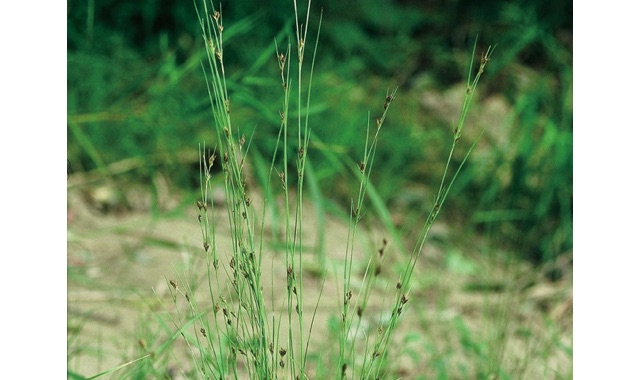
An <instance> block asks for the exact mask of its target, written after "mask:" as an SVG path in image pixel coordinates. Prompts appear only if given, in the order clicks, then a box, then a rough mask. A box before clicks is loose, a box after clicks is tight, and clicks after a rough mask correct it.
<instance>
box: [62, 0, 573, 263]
mask: <svg viewBox="0 0 640 380" xmlns="http://www.w3.org/2000/svg"><path fill="white" fill-rule="evenodd" d="M312 6H313V7H315V8H318V12H319V9H320V8H322V9H323V10H324V25H323V30H322V33H321V41H320V45H319V47H320V50H319V57H318V62H317V65H316V66H317V72H318V75H317V77H316V79H315V83H316V85H315V91H314V94H313V97H314V98H313V99H314V104H315V108H314V109H313V112H314V114H315V118H314V120H315V121H314V120H312V123H315V124H314V125H312V127H313V131H314V133H315V134H316V136H315V138H316V139H317V140H318V141H321V142H322V146H315V147H314V149H312V150H311V151H310V154H311V155H322V156H325V157H332V158H333V159H332V160H328V161H327V160H323V161H324V162H328V163H327V164H326V166H324V167H318V168H315V169H316V172H317V179H318V183H319V184H320V185H321V186H322V188H323V189H324V190H327V189H342V188H344V187H345V186H346V185H344V182H343V177H344V175H345V174H347V173H348V171H346V170H345V168H344V167H343V166H342V165H341V164H340V162H341V160H340V156H341V155H349V156H352V157H356V155H355V154H356V153H357V152H359V150H360V149H361V146H362V145H361V141H360V139H359V138H357V137H356V136H359V133H360V131H361V130H362V128H363V115H365V114H366V112H367V111H368V110H371V108H372V107H374V105H375V104H376V103H375V102H374V100H373V99H374V97H376V96H377V97H379V95H380V94H381V93H383V92H384V91H385V89H386V88H389V87H392V88H393V87H395V86H399V87H400V88H399V92H398V96H399V100H400V101H398V102H397V105H396V107H397V108H396V111H395V112H394V113H393V114H391V115H389V124H390V126H389V128H387V129H386V130H385V131H383V135H382V137H381V144H380V147H379V153H378V154H379V157H380V158H381V162H382V163H384V164H382V165H381V167H380V169H379V170H378V171H377V172H376V173H374V177H375V178H374V182H375V183H377V184H378V186H379V189H378V191H379V193H380V195H381V197H382V198H383V199H384V200H385V202H386V203H387V204H388V205H396V207H400V206H403V207H407V206H411V203H412V202H413V200H412V196H415V194H414V193H415V192H414V193H412V192H411V191H410V190H408V189H413V188H416V187H420V186H423V187H420V188H421V189H423V190H424V191H425V192H426V193H427V194H429V189H430V188H431V187H432V186H433V185H434V184H435V183H437V182H438V181H439V178H435V177H437V175H438V174H437V173H439V171H438V170H434V165H440V163H441V162H443V160H442V158H443V157H445V155H446V153H445V150H446V149H447V144H446V143H445V141H448V140H447V139H448V138H449V133H450V132H449V128H450V126H451V123H452V120H453V118H454V117H455V116H454V115H456V114H457V109H456V108H455V107H453V108H452V109H449V108H447V105H448V104H453V105H455V106H457V104H460V103H459V102H458V101H457V100H455V99H454V101H453V102H447V98H446V94H447V91H448V90H450V89H452V88H455V86H457V85H458V84H459V83H461V82H462V81H463V80H464V78H465V70H466V65H467V62H468V55H469V52H470V51H471V50H470V47H471V45H472V41H473V39H474V38H475V36H476V35H477V36H479V42H480V50H486V46H488V45H489V44H497V45H498V50H497V53H496V54H495V55H494V58H493V60H492V63H491V65H489V67H488V70H487V73H486V77H485V80H483V83H481V91H480V93H479V94H480V96H482V97H483V98H484V99H485V100H487V99H493V100H495V99H500V101H502V100H504V102H503V103H500V102H498V105H499V106H503V107H502V108H500V107H498V109H497V110H496V109H495V108H491V107H492V106H491V104H494V105H495V103H491V102H488V103H487V102H485V103H483V102H482V100H480V101H479V102H478V103H477V104H476V105H474V108H475V110H476V111H478V112H481V111H482V109H483V108H484V110H485V111H486V112H484V113H483V114H484V115H488V117H489V118H488V119H486V118H485V119H482V118H480V120H477V121H473V120H472V119H474V118H470V122H471V123H472V124H473V123H477V124H478V125H477V128H476V129H475V130H476V131H479V130H480V129H481V128H485V129H487V130H488V133H486V134H485V136H484V137H483V139H484V145H485V148H484V149H483V150H482V152H481V153H478V154H479V157H480V158H479V159H474V160H472V161H471V162H470V164H469V165H468V166H467V167H466V169H465V170H464V172H463V173H462V177H461V181H460V182H459V183H458V186H455V187H454V189H453V190H454V191H455V193H454V194H452V196H451V197H450V200H451V203H450V204H449V207H451V209H452V211H451V212H449V213H446V214H447V215H448V216H446V215H445V217H449V218H450V219H451V218H454V216H455V215H464V220H450V221H449V222H450V223H456V226H457V227H462V226H466V227H472V228H474V229H475V230H476V231H484V232H485V233H486V234H487V236H489V237H491V236H493V237H498V236H499V238H496V239H494V241H493V244H495V245H496V246H497V247H501V248H506V249H509V248H511V249H509V250H513V251H514V252H515V253H516V254H517V255H519V256H521V257H523V258H527V259H532V260H534V261H535V262H541V261H545V260H550V259H552V258H554V257H556V256H557V255H559V254H561V253H563V252H566V251H568V250H569V249H570V248H571V247H572V193H573V189H572V165H573V161H572V3H571V2H569V1H559V2H552V3H549V2H543V1H534V2H531V1H515V2H503V1H486V2H481V3H478V2H473V1H462V0H460V1H428V2H423V1H367V0H363V1H357V2H342V1H337V0H327V1H323V2H314V4H312ZM289 7H290V4H289V2H288V1H284V0H281V1H271V2H269V5H268V6H267V5H264V6H260V7H256V5H255V3H254V2H251V1H233V2H223V4H222V13H223V17H225V20H226V21H225V23H226V25H227V26H228V27H229V28H230V30H228V31H227V35H226V38H227V39H226V43H227V44H228V48H227V50H226V55H225V60H226V62H227V68H228V71H229V72H228V73H227V76H228V81H229V84H228V85H229V88H230V89H231V91H232V98H233V99H234V102H235V107H236V109H234V112H235V115H236V120H237V121H238V125H240V126H241V128H245V129H246V131H247V134H250V133H252V132H254V133H255V138H254V143H253V144H254V152H256V153H258V152H260V153H267V152H269V149H270V148H269V147H270V146H272V143H273V140H274V138H275V134H276V133H277V125H278V122H279V120H278V115H274V114H273V112H272V111H271V110H272V109H273V108H274V107H273V106H277V104H278V97H277V91H278V85H277V81H278V73H277V70H278V69H277V65H275V64H274V62H273V61H274V59H275V58H274V38H275V39H276V40H277V41H278V42H279V43H281V44H284V43H286V41H287V38H290V35H289V33H290V31H291V30H292V29H291V28H290V27H288V26H290V25H291V23H292V18H291V12H289V11H288V8H289ZM67 11H68V26H67V27H68V74H67V75H68V102H67V104H68V126H67V136H68V137H67V138H68V158H69V161H70V170H71V171H72V172H75V171H97V172H98V173H101V174H102V175H103V176H104V175H106V176H107V177H111V178H112V179H114V180H116V181H130V180H135V181H146V183H148V184H149V185H151V189H153V188H154V187H153V186H154V185H153V180H152V179H153V178H154V176H156V175H157V174H158V173H161V174H162V175H164V176H165V177H166V178H171V185H172V186H174V187H175V189H180V190H182V191H186V192H187V193H188V192H191V191H193V190H194V189H196V188H197V186H196V185H197V180H196V179H197V158H196V156H197V146H198V143H201V142H203V141H207V142H208V144H209V145H210V146H212V145H213V144H214V141H210V140H211V139H212V135H211V129H210V126H211V115H210V108H209V104H208V102H209V100H208V98H207V96H206V90H205V85H204V81H203V74H202V70H201V68H200V62H201V61H202V60H203V58H204V50H203V49H202V46H201V43H200V40H199V31H198V24H197V22H196V19H195V16H194V8H193V4H192V2H190V1H167V0H165V1H140V2H126V1H117V0H103V1H94V0H87V1H77V0H71V1H69V2H68V6H67ZM313 22H317V20H315V21H313ZM283 25H287V27H286V28H283ZM311 26H312V27H313V25H311ZM425 94H445V95H444V97H441V98H438V97H437V96H436V97H435V100H433V99H434V97H433V96H431V98H429V96H427V95H425ZM429 99H431V101H430V100H429ZM439 99H440V100H439ZM492 112H493V114H496V113H497V114H498V115H499V116H500V117H497V118H496V117H494V118H493V119H492V118H491V115H492ZM478 114H479V113H477V114H476V115H478ZM475 119H478V117H476V118H475ZM337 131H340V133H337ZM331 162H333V163H334V164H333V165H332V164H331ZM118 164H119V165H118ZM405 190H406V191H405ZM332 195H334V196H336V197H335V198H336V199H339V198H340V197H339V196H340V195H341V194H340V193H339V192H338V193H336V192H335V191H333V192H332ZM407 209H410V207H408V208H407ZM456 210H459V211H456ZM407 219H409V220H410V219H411V217H410V216H408V217H407ZM514 247H517V249H516V250H514V249H513V248H514Z"/></svg>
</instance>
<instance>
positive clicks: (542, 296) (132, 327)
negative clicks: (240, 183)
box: [67, 176, 573, 379]
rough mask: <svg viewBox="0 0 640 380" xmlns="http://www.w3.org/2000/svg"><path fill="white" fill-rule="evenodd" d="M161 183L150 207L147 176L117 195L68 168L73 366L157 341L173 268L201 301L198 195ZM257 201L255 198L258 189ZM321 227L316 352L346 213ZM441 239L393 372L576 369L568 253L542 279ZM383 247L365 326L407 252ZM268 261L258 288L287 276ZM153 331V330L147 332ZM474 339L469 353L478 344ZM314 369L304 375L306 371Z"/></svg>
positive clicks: (362, 251) (567, 372) (375, 242)
mask: <svg viewBox="0 0 640 380" xmlns="http://www.w3.org/2000/svg"><path fill="white" fill-rule="evenodd" d="M157 183H158V184H160V185H159V186H158V189H159V198H158V199H159V204H158V207H159V209H160V212H159V213H157V215H156V216H153V215H152V213H151V211H150V209H151V206H150V200H149V199H148V198H149V197H148V193H149V192H148V190H146V189H144V188H139V189H135V188H133V189H131V190H128V191H127V194H126V197H122V196H118V195H117V194H118V191H117V190H116V188H114V187H113V186H111V187H110V186H105V185H100V186H98V185H95V184H93V185H91V184H82V178H81V177H79V176H75V177H74V176H72V178H70V179H69V184H70V185H69V188H68V201H67V202H68V221H67V226H68V238H67V241H68V244H67V248H68V252H67V263H68V264H67V265H68V283H67V295H68V299H67V304H68V314H67V318H68V319H67V325H68V331H69V333H68V336H69V342H68V358H69V362H68V368H69V370H71V371H74V372H76V373H80V374H82V375H85V376H91V375H94V374H97V373H99V372H100V371H103V370H106V369H109V368H113V367H115V366H118V365H121V364H123V363H126V362H128V361H129V360H132V359H133V358H135V357H137V356H136V355H138V356H139V353H140V352H143V350H142V351H141V348H144V347H143V346H147V347H148V346H152V347H151V348H154V345H158V344H160V342H162V340H163V339H166V338H167V334H166V333H165V332H164V331H149V330H148V329H149V328H151V326H155V324H156V323H157V320H158V317H162V318H166V321H171V320H172V318H176V317H175V309H174V307H173V299H172V294H174V293H172V290H171V286H170V285H169V281H170V280H173V281H176V283H177V284H178V287H179V288H180V289H182V290H183V291H186V290H187V289H188V290H190V291H193V292H194V294H193V295H192V297H194V298H196V299H197V300H198V302H206V299H207V297H208V293H207V288H206V286H204V284H205V283H206V281H207V278H206V276H205V275H204V273H205V272H204V270H203V268H204V264H203V262H202V261H201V260H200V259H198V257H199V255H200V253H201V252H202V251H203V248H202V246H203V244H202V234H201V230H200V226H199V223H198V220H197V209H196V207H195V200H194V201H193V204H189V205H187V206H184V205H183V206H181V205H180V202H179V201H178V200H177V199H174V198H173V197H172V196H171V192H170V191H169V190H168V187H166V186H164V185H162V184H163V181H162V180H161V179H159V181H157ZM124 199H126V202H125V201H124ZM254 207H256V208H257V209H258V210H260V206H259V202H258V201H256V202H255V204H254ZM223 212H224V208H222V207H220V213H221V214H220V215H219V217H218V220H220V221H225V220H226V216H225V214H224V213H223ZM305 215H307V218H305V223H304V228H305V230H304V232H303V233H304V236H305V241H308V242H309V244H310V245H312V246H315V245H316V244H317V243H318V242H319V241H318V237H317V233H316V232H317V230H318V228H317V227H318V226H317V225H316V219H315V217H314V211H313V208H312V207H309V209H308V210H305ZM324 225H325V230H326V236H325V240H324V247H325V253H326V262H325V268H324V269H325V270H326V271H325V273H326V281H324V287H323V281H322V279H321V278H320V275H319V273H321V272H322V269H323V268H319V267H318V263H319V260H318V257H317V256H316V254H315V253H314V250H312V249H311V250H309V253H305V256H304V258H303V260H305V266H306V267H308V268H310V269H309V270H308V271H307V272H305V273H303V276H304V294H305V298H304V301H305V304H304V305H303V307H304V310H307V311H310V310H313V308H314V307H315V304H316V302H317V301H318V297H319V294H320V291H321V289H322V296H321V297H320V301H319V305H318V311H317V314H316V317H315V324H314V329H313V330H312V335H311V337H310V339H311V344H310V350H311V351H313V352H321V351H323V350H326V349H327V348H330V347H333V346H332V345H333V344H335V342H332V341H330V332H329V330H328V322H329V321H330V320H332V318H336V316H337V315H339V307H340V302H341V300H342V299H343V298H342V296H341V295H340V293H341V290H340V289H341V287H340V286H341V285H339V284H340V283H341V282H340V281H341V278H342V265H343V258H344V255H345V244H346V242H347V233H348V225H347V223H346V221H345V220H344V219H343V218H340V217H338V216H331V215H327V216H325V220H324ZM269 227H272V228H275V229H277V228H278V227H277V226H276V225H273V224H272V225H271V226H269ZM217 232H218V234H217V238H218V239H219V240H218V242H217V244H218V246H220V247H221V248H222V250H224V247H227V246H228V245H229V241H228V239H229V237H228V236H229V233H228V226H225V223H223V222H220V223H218V224H217ZM267 235H269V234H267ZM434 235H435V236H437V238H438V239H436V240H438V241H442V240H447V239H453V238H454V237H455V236H454V232H452V231H450V230H449V229H448V228H447V226H444V225H436V228H435V229H434ZM384 237H385V234H384V233H382V232H380V231H375V230H374V229H373V228H369V229H365V228H362V236H361V237H359V238H358V240H357V244H356V245H357V246H356V250H355V259H356V260H355V266H354V273H355V275H354V285H353V288H354V293H356V294H357V293H358V290H359V286H361V283H360V282H359V279H361V278H362V274H363V273H364V271H365V269H366V264H367V262H368V259H369V257H370V255H371V253H375V252H376V251H377V248H378V246H379V245H380V244H381V243H380V242H381V241H382V238H384ZM225 239H226V240H225ZM476 243H480V244H481V241H479V240H476ZM454 246H455V244H454ZM447 247H451V245H449V246H447ZM447 247H443V246H442V245H437V244H428V245H427V247H426V248H425V250H424V252H423V255H422V257H421V258H420V260H419V262H418V265H417V267H416V274H415V276H414V284H413V285H412V290H411V293H410V296H409V299H410V302H409V307H408V309H407V311H406V313H405V315H404V316H403V320H402V323H401V324H400V329H399V331H398V332H397V334H396V335H397V339H396V342H395V343H396V346H395V347H394V348H393V350H392V352H391V353H390V355H391V357H392V358H394V361H393V364H392V370H393V376H394V377H393V378H398V377H402V378H419V377H420V376H425V378H433V377H436V376H438V374H439V373H442V371H443V369H442V368H444V373H446V374H447V376H448V378H453V379H455V378H460V379H463V378H475V377H476V376H478V375H479V374H480V373H481V371H482V370H487V369H486V368H484V369H483V366H485V367H486V366H487V365H488V362H489V361H495V362H499V363H501V365H502V368H503V369H505V370H506V371H507V372H508V373H510V374H511V375H512V376H515V377H514V378H518V379H542V378H544V379H555V378H559V379H560V378H571V373H572V372H571V367H572V363H573V360H572V346H573V345H572V341H573V331H572V324H573V312H572V308H573V285H572V271H571V265H570V263H565V264H563V265H562V270H563V271H564V275H563V276H562V278H561V279H560V280H558V281H550V280H548V279H547V278H546V277H545V276H544V273H542V271H541V270H534V269H533V268H532V267H530V266H529V265H527V264H524V263H517V264H516V263H513V262H509V263H505V262H502V261H500V260H496V259H487V258H485V257H482V256H480V255H478V254H477V249H476V248H477V247H473V246H459V247H456V249H455V250H454V251H451V250H450V249H449V248H447ZM389 254H390V255H396V258H394V259H392V260H390V261H389V262H388V265H385V267H384V268H382V270H383V273H382V276H381V281H380V283H379V285H378V286H376V288H375V292H374V294H373V296H372V298H371V299H372V301H371V304H370V305H369V307H368V310H370V311H371V315H370V317H369V318H365V321H368V323H370V326H369V328H371V326H374V324H375V322H374V318H375V317H376V316H379V315H382V314H383V312H384V310H386V309H385V307H387V306H385V305H386V304H388V302H389V299H390V295H391V294H392V292H393V290H394V285H395V283H396V281H397V278H398V277H397V265H396V264H397V263H401V262H402V258H400V257H397V256H398V253H397V250H396V251H394V250H393V247H390V248H389ZM567 257H570V253H569V254H568V255H567ZM559 265H560V264H559ZM263 273H265V276H264V278H263V283H262V285H263V287H264V294H265V296H266V297H267V298H269V297H272V296H273V297H275V298H277V299H280V294H281V292H282V284H283V283H284V282H283V279H284V278H285V277H286V267H285V264H284V257H283V255H282V254H281V253H280V252H278V251H277V250H275V249H273V248H271V247H269V246H267V248H266V249H265V256H264V260H263ZM273 311H275V312H276V313H277V312H278V310H273ZM309 314H310V312H309ZM365 317H367V316H365ZM169 325H170V323H169ZM153 337H156V338H157V339H156V340H155V341H148V340H152V339H153ZM474 344H475V345H477V346H478V347H477V350H478V351H477V352H473V347H474ZM169 360H170V368H172V369H173V372H172V373H173V375H172V376H173V378H175V379H179V378H181V377H180V376H181V375H180V374H181V373H182V372H181V371H186V370H188V368H189V366H190V365H191V364H192V362H190V361H189V360H188V358H187V359H185V358H184V357H180V356H179V355H177V356H176V357H174V358H172V359H169ZM483 362H484V363H483ZM310 372H311V375H313V373H315V370H314V369H313V368H311V370H310ZM330 373H333V372H330ZM107 377H109V376H107ZM114 377H117V374H116V375H114Z"/></svg>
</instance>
